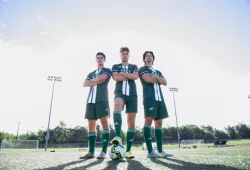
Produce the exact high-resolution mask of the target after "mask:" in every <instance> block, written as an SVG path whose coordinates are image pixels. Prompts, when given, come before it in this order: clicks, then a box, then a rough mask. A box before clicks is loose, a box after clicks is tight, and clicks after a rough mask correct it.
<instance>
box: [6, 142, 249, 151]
mask: <svg viewBox="0 0 250 170" xmlns="http://www.w3.org/2000/svg"><path fill="white" fill-rule="evenodd" d="M227 144H228V145H234V146H235V147H237V146H249V147H250V140H229V141H228V142H227ZM213 145H214V144H213V143H209V144H201V145H198V147H199V148H208V146H213ZM186 146H190V147H192V146H193V145H186ZM163 149H164V150H176V149H179V146H178V145H177V144H174V145H172V144H165V145H163ZM52 150H56V152H77V151H79V148H48V149H47V151H49V152H50V151H52ZM132 150H133V151H141V150H142V145H138V146H136V147H132ZM96 151H97V152H99V151H101V148H100V147H96ZM4 152H44V148H40V149H39V150H38V151H36V150H35V149H6V150H4Z"/></svg>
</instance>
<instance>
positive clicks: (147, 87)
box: [139, 66, 164, 101]
mask: <svg viewBox="0 0 250 170" xmlns="http://www.w3.org/2000/svg"><path fill="white" fill-rule="evenodd" d="M145 73H149V74H155V75H158V76H160V77H163V75H162V73H161V72H160V71H159V70H155V69H154V68H153V67H148V66H143V67H141V68H140V69H139V77H140V80H141V83H142V87H143V99H155V100H156V101H164V98H163V95H162V91H161V86H160V84H151V83H147V82H145V80H144V79H143V78H142V75H143V74H145Z"/></svg>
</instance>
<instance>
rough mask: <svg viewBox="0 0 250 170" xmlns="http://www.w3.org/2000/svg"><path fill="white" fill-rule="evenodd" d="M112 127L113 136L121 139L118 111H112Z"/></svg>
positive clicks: (120, 117) (120, 118)
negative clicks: (113, 128)
mask: <svg viewBox="0 0 250 170" xmlns="http://www.w3.org/2000/svg"><path fill="white" fill-rule="evenodd" d="M113 116H114V125H115V134H116V136H119V137H120V138H121V128H122V115H121V111H120V110H114V112H113Z"/></svg>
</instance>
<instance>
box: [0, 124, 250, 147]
mask: <svg viewBox="0 0 250 170" xmlns="http://www.w3.org/2000/svg"><path fill="white" fill-rule="evenodd" d="M109 127H110V139H113V138H114V136H115V130H114V128H113V126H112V125H111V124H110V125H109ZM96 130H97V138H96V141H97V142H101V140H102V139H101V138H102V128H101V126H100V124H97V128H96ZM162 131H163V141H164V142H176V141H177V140H178V137H177V131H176V127H172V126H167V127H163V128H162ZM179 132H180V136H181V140H184V139H204V140H205V141H211V140H213V139H216V138H219V139H250V125H246V124H243V123H239V124H237V125H235V126H227V127H225V128H224V130H219V129H216V128H213V127H212V126H210V125H203V126H200V127H199V126H196V125H183V126H180V127H179ZM45 135H46V130H41V129H40V130H38V132H27V133H25V134H21V135H19V136H18V139H22V140H39V143H40V144H44V143H45ZM122 135H123V140H125V137H126V131H122ZM151 135H152V140H153V141H155V135H154V128H153V127H152V130H151ZM16 138H17V136H16V135H14V134H11V133H7V132H0V142H1V141H2V139H16ZM87 142H88V127H84V126H76V127H74V128H68V127H67V126H66V124H65V123H64V122H63V121H60V123H59V125H58V126H56V127H55V128H53V129H50V140H49V143H51V144H62V143H87ZM143 142H144V137H143V128H141V127H139V126H137V127H136V134H135V138H134V143H135V144H141V143H143Z"/></svg>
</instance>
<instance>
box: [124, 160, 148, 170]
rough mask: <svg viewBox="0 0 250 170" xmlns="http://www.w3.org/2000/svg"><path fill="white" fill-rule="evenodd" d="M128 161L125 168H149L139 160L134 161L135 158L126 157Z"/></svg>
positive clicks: (139, 169)
mask: <svg viewBox="0 0 250 170" xmlns="http://www.w3.org/2000/svg"><path fill="white" fill-rule="evenodd" d="M127 162H128V168H127V169H131V170H132V169H137V170H141V169H143V170H144V169H146V170H148V169H149V168H147V167H145V166H143V165H142V164H141V163H140V162H139V161H136V160H135V159H127Z"/></svg>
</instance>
